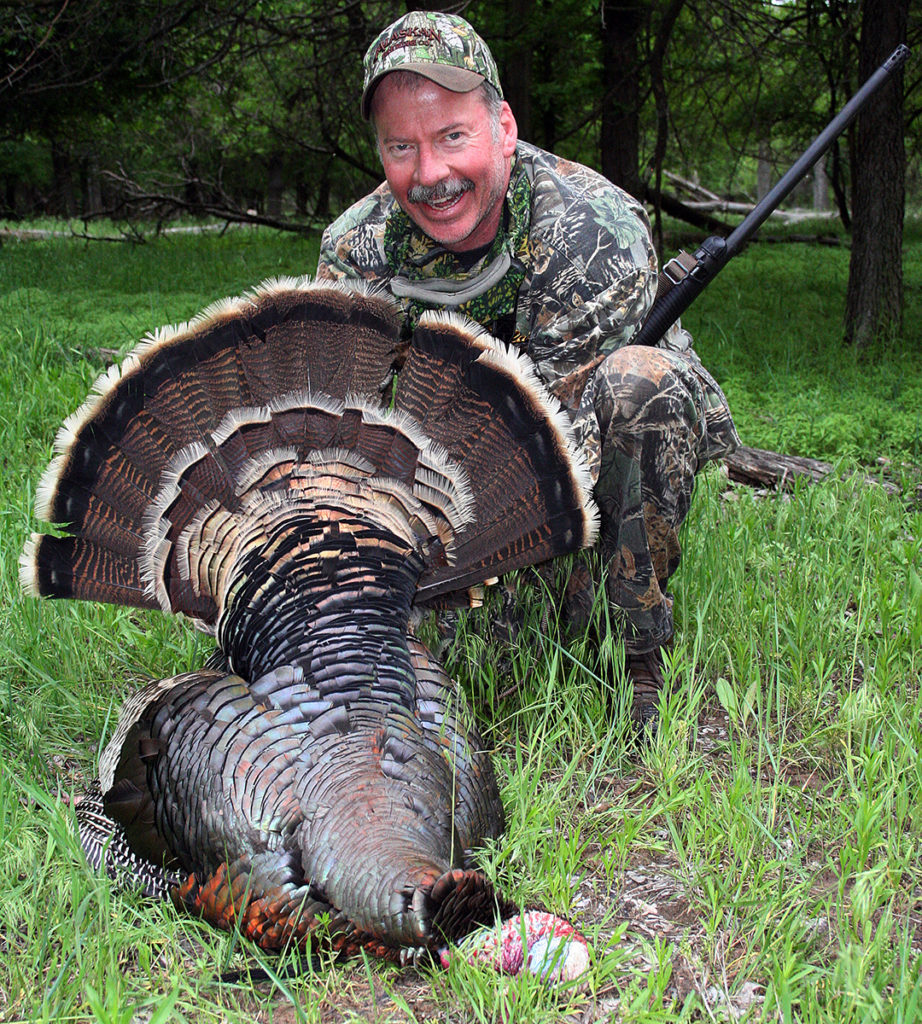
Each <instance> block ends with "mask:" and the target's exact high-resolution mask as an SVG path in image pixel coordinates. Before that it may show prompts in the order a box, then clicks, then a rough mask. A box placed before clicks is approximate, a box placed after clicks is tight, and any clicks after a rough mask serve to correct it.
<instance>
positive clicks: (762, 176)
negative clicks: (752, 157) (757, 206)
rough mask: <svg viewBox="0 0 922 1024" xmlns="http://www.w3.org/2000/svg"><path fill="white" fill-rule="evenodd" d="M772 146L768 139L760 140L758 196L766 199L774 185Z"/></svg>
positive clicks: (757, 173)
mask: <svg viewBox="0 0 922 1024" xmlns="http://www.w3.org/2000/svg"><path fill="white" fill-rule="evenodd" d="M771 156H772V147H771V143H770V142H769V141H768V139H760V140H759V162H758V164H757V165H756V198H757V199H760V200H761V199H764V198H765V197H766V196H767V195H768V193H769V192H770V191H771V187H772V164H771Z"/></svg>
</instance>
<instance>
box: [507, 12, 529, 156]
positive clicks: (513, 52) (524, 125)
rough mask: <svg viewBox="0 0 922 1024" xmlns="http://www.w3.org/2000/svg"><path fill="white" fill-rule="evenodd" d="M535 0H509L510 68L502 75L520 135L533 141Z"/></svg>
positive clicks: (508, 55)
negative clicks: (532, 64)
mask: <svg viewBox="0 0 922 1024" xmlns="http://www.w3.org/2000/svg"><path fill="white" fill-rule="evenodd" d="M534 6H535V3H534V0H509V3H508V5H507V8H506V18H507V24H506V33H507V35H508V36H509V39H510V43H509V50H508V54H507V58H506V60H507V64H508V67H507V70H506V74H505V75H504V76H503V79H502V80H503V85H504V90H503V91H504V93H505V97H506V101H507V102H508V104H509V106H510V107H512V113H513V114H514V115H515V120H516V124H517V125H518V128H519V138H520V139H524V140H525V141H526V142H532V141H533V133H532V125H531V63H532V54H533V52H534V47H533V45H532V42H531V33H530V32H529V26H530V25H531V22H532V19H533V17H534Z"/></svg>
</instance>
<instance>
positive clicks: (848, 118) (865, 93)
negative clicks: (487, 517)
mask: <svg viewBox="0 0 922 1024" xmlns="http://www.w3.org/2000/svg"><path fill="white" fill-rule="evenodd" d="M908 57H909V48H908V47H906V46H903V45H902V44H900V45H899V46H898V47H897V48H896V49H895V50H894V51H893V53H892V54H890V56H889V57H888V58H887V60H885V61H884V63H883V64H881V66H880V67H879V68H878V69H877V70H876V71H875V72H874V74H873V75H871V77H870V78H869V79H868V80H867V81H866V82H865V83H864V85H863V86H862V87H861V88H860V89H859V90H858V92H856V93H855V95H854V96H852V98H851V99H850V100H849V101H848V103H846V104H845V106H844V107H843V108H842V109H841V110H840V111H839V113H838V114H837V115H836V116H835V117H834V118H833V119H832V120H831V121H830V122H829V124H828V125H826V127H825V128H824V129H823V130H822V131H821V132H820V134H819V135H817V137H816V138H815V139H814V140H813V142H812V143H811V144H810V146H809V147H808V148H807V150H806V151H805V152H804V154H803V155H802V156H801V157H800V158H799V159H798V160H797V162H796V163H795V164H794V165H793V167H791V169H790V170H789V171H788V172H787V174H785V175H784V177H783V178H781V180H780V181H779V182H778V183H777V185H775V187H774V188H773V189H771V191H770V192H768V194H767V195H766V196H765V198H764V199H762V200H760V202H759V203H758V204H757V205H756V206H755V207H754V208H753V210H752V212H751V213H749V214H748V215H747V216H746V218H745V219H744V220H743V221H742V223H741V224H740V225H739V226H738V227H737V228H736V229H735V230H734V231H733V232H732V233H731V234H730V236H729V237H728V238H726V239H724V238H721V237H720V236H718V235H713V236H712V237H710V238H706V239H705V240H704V241H703V242H702V243H701V245H700V246H699V248H698V249H696V250H695V252H694V253H693V254H692V255H691V257H689V255H688V254H687V253H680V254H679V256H676V257H674V258H673V259H671V260H670V261H669V262H668V263H667V264H666V265H665V266H664V267H663V271H662V273H663V276H664V277H665V278H666V281H667V282H668V287H667V288H666V289H665V290H664V291H663V292H661V293H657V298H656V300H655V301H654V303H653V305H652V306H651V307H650V312H649V313H648V314H647V317H646V319H645V320H644V323H643V326H642V327H641V329H640V331H639V332H638V333H637V334H635V335H634V337H633V338H632V339H631V344H632V345H655V344H656V343H657V342H658V341H659V340H660V338H662V336H663V335H664V334H665V333H666V331H667V330H669V328H670V327H671V326H672V325H673V324H674V323H675V322H676V320H678V319H679V317H680V316H681V315H682V314H683V313H684V312H685V310H686V309H688V307H689V306H690V305H691V304H692V302H693V301H694V300H695V299H696V298H697V297H698V296H699V295H700V294H701V292H702V291H703V290H704V289H705V287H706V286H707V285H708V284H709V283H710V282H711V281H713V280H714V278H715V277H716V276H717V274H718V273H719V272H720V271H721V270H722V269H723V268H724V267H725V266H726V264H727V263H728V262H729V260H731V259H732V258H733V257H734V256H736V254H737V253H738V252H739V251H740V249H742V247H743V246H744V245H745V244H746V242H747V241H749V239H750V238H751V237H752V235H754V234H755V233H756V231H758V229H759V228H760V227H761V226H762V223H763V222H764V221H765V219H766V218H767V217H768V216H769V214H771V212H772V211H773V210H774V209H775V208H776V207H777V206H779V205H780V203H781V202H782V200H783V199H784V198H785V197H786V196H787V195H788V193H789V192H790V191H791V189H792V188H794V186H795V185H796V184H797V183H798V182H799V181H800V180H801V178H803V177H804V176H805V175H806V173H807V172H808V171H809V170H810V168H811V167H812V166H813V165H814V164H815V163H816V162H817V160H819V158H820V157H821V156H822V155H823V154H824V153H825V152H826V150H827V149H829V147H830V146H831V145H832V143H833V141H834V140H835V139H836V137H837V136H838V135H840V134H841V133H842V132H843V131H845V129H846V128H847V127H848V126H849V125H850V124H851V122H852V121H853V120H854V119H855V117H857V115H858V113H859V111H860V110H861V108H862V107H864V105H865V104H866V103H867V102H868V100H869V99H870V98H871V97H872V96H873V95H874V93H876V92H877V90H878V89H879V88H880V87H881V86H882V85H883V84H884V82H886V81H887V80H888V79H889V78H890V76H891V75H892V74H893V73H894V72H895V71H896V70H897V69H898V68H900V67H902V65H903V64H904V63H905V62H906V59H907V58H908ZM577 372H578V371H577ZM555 390H556V389H555Z"/></svg>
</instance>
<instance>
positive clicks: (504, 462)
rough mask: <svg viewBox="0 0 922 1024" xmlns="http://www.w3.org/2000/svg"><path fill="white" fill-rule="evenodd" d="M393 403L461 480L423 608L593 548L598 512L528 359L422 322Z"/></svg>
mask: <svg viewBox="0 0 922 1024" xmlns="http://www.w3.org/2000/svg"><path fill="white" fill-rule="evenodd" d="M396 404H397V407H398V408H399V409H402V410H403V411H404V412H406V413H408V414H409V415H410V416H411V417H412V418H413V419H414V420H415V421H416V422H417V423H418V424H419V428H420V430H421V431H422V432H423V433H424V434H425V435H426V436H427V437H430V438H432V439H433V440H434V441H436V442H437V443H438V444H439V445H440V446H441V447H442V448H444V449H445V451H446V452H447V454H448V456H449V458H450V459H451V460H452V462H453V463H455V464H456V465H457V466H458V467H459V468H460V469H461V470H462V471H463V472H464V474H465V476H466V478H467V480H468V481H469V485H470V490H471V504H472V513H473V514H472V517H471V521H470V523H469V525H468V526H467V527H465V528H464V529H462V531H461V533H460V535H459V536H457V537H456V538H455V546H454V560H453V561H452V563H451V564H450V565H447V566H435V567H432V568H431V569H429V570H428V571H427V572H425V573H424V574H423V577H422V579H421V581H420V586H419V589H418V591H417V601H419V602H425V601H428V600H431V599H432V598H435V597H438V596H439V595H442V594H445V593H447V592H449V591H451V590H458V589H461V588H464V587H467V586H470V585H471V584H474V583H479V582H482V581H483V580H485V579H488V578H489V577H491V576H494V575H498V574H499V573H504V572H508V571H510V570H512V569H517V568H521V567H523V566H525V565H531V564H534V563H536V562H540V561H544V560H546V559H548V558H552V557H554V556H556V555H560V554H564V553H566V552H570V551H575V550H577V549H578V548H581V547H588V546H590V545H591V544H593V543H594V542H595V540H596V537H597V535H598V510H597V508H596V506H595V504H594V502H593V500H592V497H591V488H592V481H591V477H590V473H589V470H588V468H587V466H586V465H585V462H584V460H583V457H582V455H581V454H580V452H579V450H578V449H577V448H576V446H575V443H574V441H573V439H572V430H571V427H570V421H569V419H568V417H567V415H566V413H565V412H564V411H563V409H562V408H561V407H560V405H559V403H558V402H557V401H556V399H554V398H553V397H552V396H551V395H550V394H549V392H548V391H547V389H546V388H545V387H544V385H543V384H542V382H541V381H540V379H539V378H538V375H537V373H536V371H535V369H534V366H533V364H532V363H531V361H530V360H529V359H528V358H527V357H526V356H524V355H522V354H519V353H516V352H514V351H513V350H512V349H510V348H508V347H507V346H505V345H503V344H502V343H501V342H498V341H496V340H495V339H494V338H492V337H491V336H490V335H489V334H487V333H486V332H484V331H482V330H481V329H480V328H478V327H477V326H476V325H474V324H470V323H466V322H463V321H461V320H459V319H458V318H457V317H452V316H449V315H446V314H439V313H435V314H427V315H426V316H425V317H423V319H422V321H421V322H420V325H419V327H418V328H417V330H416V331H415V333H414V335H413V339H412V342H411V346H410V349H409V352H408V355H407V359H406V362H405V364H404V366H403V368H402V370H401V372H400V374H399V376H398V380H397V396H396Z"/></svg>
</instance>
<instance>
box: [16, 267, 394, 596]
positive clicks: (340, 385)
mask: <svg viewBox="0 0 922 1024" xmlns="http://www.w3.org/2000/svg"><path fill="white" fill-rule="evenodd" d="M399 332H400V316H399V313H398V311H397V310H396V309H395V307H394V305H393V303H392V302H391V301H390V300H388V299H387V298H385V297H383V296H382V295H380V294H379V293H376V292H375V291H374V290H373V289H370V288H368V287H363V286H361V285H359V286H357V287H354V288H346V287H344V286H342V285H338V284H317V283H311V282H310V281H309V279H307V278H300V279H281V280H276V281H268V282H265V283H264V284H263V285H261V286H260V287H259V288H257V289H255V290H254V291H253V292H251V293H249V294H247V295H244V296H241V297H238V298H233V299H226V300H223V301H222V302H218V303H215V304H214V305H212V306H210V307H209V308H208V309H206V310H204V311H203V312H202V313H201V314H200V315H199V316H197V317H196V318H194V319H193V320H191V321H189V322H188V323H185V324H181V325H179V326H177V327H172V328H163V329H161V330H159V331H156V332H154V333H153V334H151V335H149V336H148V337H146V338H145V339H144V340H143V341H142V342H141V343H140V344H139V345H138V346H137V347H136V348H135V349H134V350H133V351H132V352H131V353H129V355H128V356H127V357H126V358H125V360H124V362H123V363H122V365H121V367H111V368H110V369H109V370H107V371H106V372H105V373H103V374H102V375H101V376H100V377H99V379H98V380H97V381H96V383H95V385H94V387H93V391H92V393H91V395H90V397H89V398H88V399H87V401H86V402H85V403H84V405H83V406H81V408H80V409H78V410H77V411H76V412H75V413H74V414H73V415H71V416H70V417H68V419H67V420H66V421H65V422H64V425H63V426H62V427H61V429H60V430H59V432H58V435H57V438H56V440H55V453H56V454H55V457H54V459H53V460H52V462H51V464H50V465H49V467H48V469H47V470H46V472H45V474H44V476H43V477H42V480H41V482H40V483H39V487H38V491H37V498H36V515H37V517H38V518H39V519H41V520H44V521H46V522H49V523H54V524H60V525H61V526H62V528H63V530H64V532H66V533H67V534H68V536H65V537H60V536H53V535H49V534H43V535H38V534H36V535H34V536H33V538H32V540H31V541H30V542H29V544H28V545H27V547H26V550H25V552H24V553H23V556H22V558H21V560H20V580H21V582H22V585H23V587H24V588H25V589H26V590H27V591H28V592H29V593H32V594H34V595H37V596H45V597H77V598H82V599H85V600H101V601H109V602H115V603H122V604H130V605H135V606H139V607H146V608H154V607H157V606H158V604H160V605H162V602H158V600H157V597H156V595H155V594H154V593H153V592H152V590H151V588H150V587H149V586H146V585H145V581H144V579H143V578H142V576H143V572H142V566H141V561H140V555H139V553H140V552H141V551H142V549H143V548H144V545H145V543H146V541H147V537H148V533H147V529H146V521H145V517H146V515H147V514H148V510H149V509H150V508H151V506H152V505H153V504H154V503H155V502H156V501H157V499H158V495H160V494H161V491H162V487H163V479H164V476H166V475H169V474H170V473H173V474H174V475H175V467H176V465H177V460H179V461H180V462H181V461H182V459H183V458H188V452H189V451H190V450H191V448H190V446H199V450H203V451H204V452H205V453H208V454H209V455H210V462H209V464H208V467H207V468H208V470H209V471H210V474H211V480H212V484H213V486H215V487H217V488H218V491H219V492H220V493H218V494H215V495H212V496H213V497H216V498H217V499H218V500H221V499H222V498H225V497H226V496H227V490H228V487H229V486H230V485H229V484H228V481H231V480H233V479H234V477H235V475H236V473H238V472H239V471H240V470H241V467H242V465H243V463H244V462H245V461H246V460H247V459H249V458H250V457H251V456H252V455H253V453H254V451H256V452H259V451H261V450H263V449H264V447H265V444H264V439H261V438H260V437H259V436H258V430H257V429H256V427H255V425H254V424H253V423H251V424H250V427H249V429H247V430H246V431H241V432H238V436H237V437H236V438H235V440H234V442H233V443H229V444H227V445H226V447H225V448H224V450H223V451H222V452H221V453H218V452H216V451H214V449H215V448H216V447H217V445H216V443H215V440H214V436H215V434H216V433H218V432H220V431H223V432H224V433H225V434H226V433H228V432H229V430H230V428H229V427H228V420H227V417H228V416H233V414H234V412H235V410H240V409H241V408H243V409H248V410H252V409H262V410H265V409H267V408H269V407H272V406H273V405H275V406H276V407H277V408H278V407H280V408H278V411H279V413H280V415H279V417H278V422H279V427H278V431H277V432H276V433H274V434H273V439H274V441H275V442H276V443H277V444H279V445H280V446H282V447H284V446H285V445H286V444H288V443H290V441H291V439H292V438H293V437H294V438H298V439H301V438H303V435H304V432H305V430H307V431H310V430H312V429H314V430H315V431H316V433H317V434H320V435H322V433H323V429H324V424H325V423H326V425H327V426H329V422H330V420H331V419H335V418H336V417H335V416H334V417H331V416H330V415H329V412H328V410H326V409H325V408H324V403H325V402H326V401H328V400H329V399H332V400H334V401H338V402H340V403H341V402H342V400H344V399H345V398H346V397H347V396H348V395H352V394H358V395H369V396H373V400H374V401H380V396H379V389H380V388H381V386H382V383H384V382H385V381H386V380H387V379H388V378H389V374H390V372H391V368H392V366H393V364H394V363H395V360H397V358H398V357H399V355H400V344H399ZM298 391H301V392H305V393H310V394H313V395H317V396H320V398H319V401H318V403H315V405H319V408H313V409H303V408H302V409H300V410H299V411H297V412H295V413H291V412H289V414H288V415H282V413H285V412H286V411H287V410H285V409H284V398H285V396H286V395H289V394H291V393H292V392H298ZM257 418H258V417H257V415H256V414H253V413H251V414H250V415H249V419H250V420H251V421H253V420H255V419H257ZM270 433H271V431H270ZM328 434H329V437H331V438H332V437H333V436H334V435H335V428H331V429H329V430H328ZM244 435H246V436H245V437H244ZM348 440H349V438H348V436H347V437H345V438H344V441H345V442H346V443H348ZM318 443H319V442H318ZM183 452H185V453H186V454H185V455H181V454H180V453H183ZM395 458H397V460H398V461H399V457H395ZM171 467H172V468H171ZM222 478H223V479H224V481H225V482H224V486H223V491H221V485H220V484H219V483H217V481H219V480H220V479H222ZM185 486H186V490H187V492H188V491H190V490H191V488H192V484H191V483H187V484H186V485H185ZM206 604H207V602H206ZM177 610H185V611H188V612H190V613H191V614H194V615H202V614H203V613H204V612H207V608H203V607H201V602H197V603H196V602H193V603H192V606H191V607H189V608H182V609H177Z"/></svg>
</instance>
